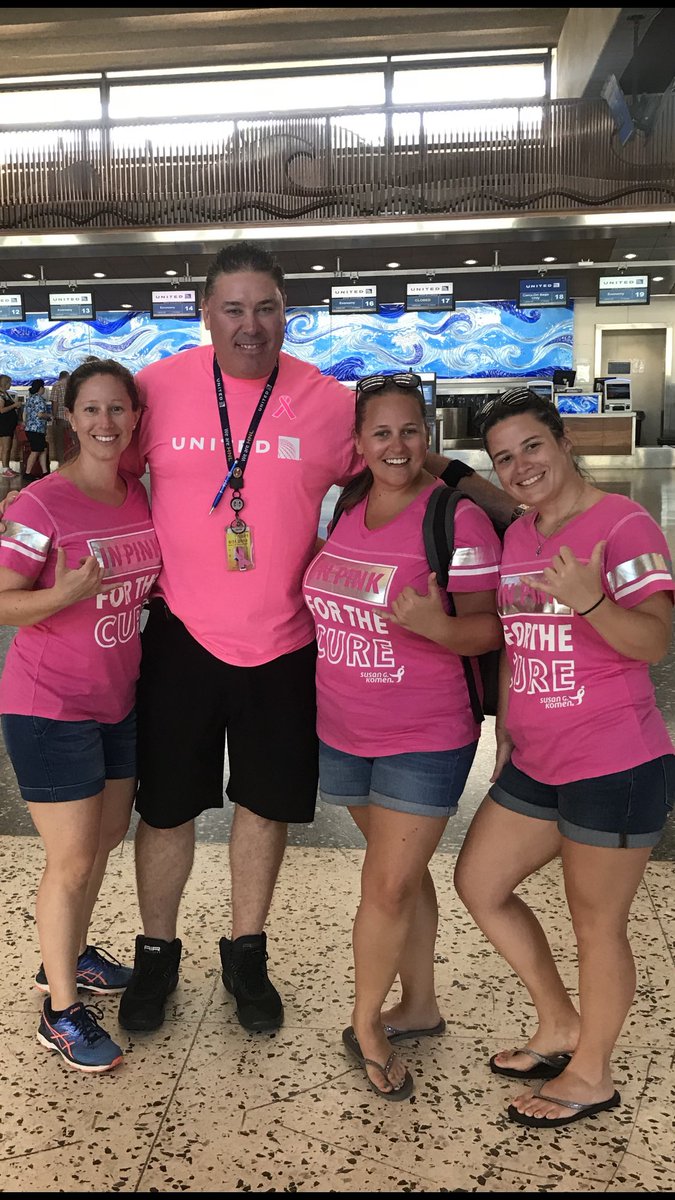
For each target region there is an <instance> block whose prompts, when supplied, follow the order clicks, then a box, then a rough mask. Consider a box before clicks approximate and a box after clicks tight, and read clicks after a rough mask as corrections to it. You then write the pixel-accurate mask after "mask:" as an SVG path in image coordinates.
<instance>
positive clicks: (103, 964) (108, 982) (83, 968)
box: [35, 946, 133, 996]
mask: <svg viewBox="0 0 675 1200" xmlns="http://www.w3.org/2000/svg"><path fill="white" fill-rule="evenodd" d="M132 974H133V971H132V969H131V967H123V966H122V963H121V962H118V960H117V959H116V958H113V956H112V954H108V952H107V950H102V949H101V947H100V946H87V948H86V950H83V951H82V953H81V955H80V957H79V958H78V960H77V976H76V980H75V981H76V983H77V986H78V988H82V989H83V990H84V991H87V992H96V994H97V995H99V996H109V995H112V994H113V993H114V992H123V991H124V989H125V987H126V986H127V984H128V982H129V980H130V979H131V976H132ZM35 986H36V988H37V989H38V991H40V992H48V991H49V983H48V981H47V976H46V974H45V969H44V966H43V964H42V963H40V970H39V971H38V973H37V975H36V976H35Z"/></svg>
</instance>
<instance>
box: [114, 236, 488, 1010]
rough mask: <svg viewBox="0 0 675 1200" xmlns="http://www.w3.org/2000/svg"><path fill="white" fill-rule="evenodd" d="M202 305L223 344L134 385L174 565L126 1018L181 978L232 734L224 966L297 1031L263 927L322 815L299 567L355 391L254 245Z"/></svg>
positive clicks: (161, 646)
mask: <svg viewBox="0 0 675 1200" xmlns="http://www.w3.org/2000/svg"><path fill="white" fill-rule="evenodd" d="M202 312H203V317H204V321H205V324H206V326H207V328H208V329H209V331H210V333H211V338H212V342H213V346H212V347H211V346H201V347H198V348H196V349H193V350H186V351H183V352H182V353H180V354H177V355H174V356H172V357H171V358H169V359H164V360H162V361H160V362H157V363H154V364H152V365H151V366H149V367H146V368H144V370H142V371H141V372H140V374H139V375H138V377H137V382H138V386H139V390H140V393H141V398H142V401H143V404H144V414H143V419H142V421H141V424H140V427H139V428H140V436H139V439H138V451H139V455H140V457H139V461H138V462H137V463H136V468H137V470H138V471H139V473H140V472H141V471H142V470H143V467H144V464H146V463H147V465H148V466H149V468H150V483H151V494H152V514H153V522H154V526H155V529H156V531H157V537H158V540H159V544H160V546H161V549H162V557H163V567H162V573H161V575H160V578H159V582H158V592H157V597H156V599H155V600H153V601H152V603H151V611H150V616H149V620H148V624H147V627H146V629H145V631H144V635H143V660H142V666H141V679H140V683H139V692H138V720H139V791H138V796H137V801H136V805H137V808H138V811H139V813H140V816H141V821H140V824H139V828H138V834H137V840H136V862H137V876H138V889H139V902H140V907H141V915H142V918H143V924H144V930H145V935H144V936H139V937H138V938H137V939H136V962H135V967H134V976H133V978H132V981H131V983H130V985H129V986H128V988H127V990H126V992H125V994H124V996H123V999H122V1003H121V1005H120V1022H121V1024H122V1025H123V1026H124V1027H125V1028H126V1029H131V1030H148V1029H156V1028H158V1027H159V1026H160V1025H161V1024H162V1022H163V1020H164V1009H165V1004H166V1000H167V997H168V995H169V993H170V992H171V991H172V990H173V989H174V988H175V987H176V984H177V982H178V968H179V962H180V953H181V942H180V940H179V939H178V938H177V937H176V923H177V916H178V908H179V904H180V899H181V896H182V892H183V889H184V887H185V883H186V882H187V879H188V876H189V874H190V870H191V867H192V859H193V853H194V819H195V817H197V816H199V814H200V813H201V812H203V811H204V810H205V809H207V808H214V807H222V804H223V773H224V752H225V736H226V732H227V745H228V754H229V772H230V774H229V780H228V784H227V795H228V797H229V799H230V800H231V801H232V802H233V803H234V805H235V811H234V818H233V823H232V832H231V838H230V868H231V878H232V939H229V938H226V937H223V938H221V940H220V954H221V961H222V978H223V983H224V984H225V987H226V989H227V990H228V991H229V992H231V993H232V994H233V995H234V997H235V999H236V1003H237V1015H238V1018H239V1020H240V1022H241V1024H242V1025H243V1026H244V1027H245V1028H246V1029H249V1030H252V1031H257V1030H265V1029H275V1028H277V1027H278V1026H279V1025H281V1023H282V1020H283V1007H282V1003H281V999H280V997H279V995H278V993H277V991H276V989H275V988H274V987H273V985H272V984H271V982H270V980H269V979H268V976H267V968H266V958H267V954H266V937H265V933H264V932H263V928H264V924H265V921H266V918H267V914H268V911H269V906H270V903H271V899H272V894H273V890H274V885H275V882H276V877H277V873H278V871H279V867H280V865H281V861H282V858H283V854H284V848H285V843H286V828H287V823H288V822H289V821H293V822H310V821H312V820H313V817H314V808H315V803H316V794H317V773H318V772H317V764H318V742H317V737H316V700H315V684H314V674H315V664H316V646H315V643H314V627H313V621H312V618H311V615H310V613H309V612H308V610H307V609H306V607H305V605H304V603H303V599H302V586H301V585H302V576H303V572H304V570H305V568H306V567H307V564H308V563H309V561H310V559H311V558H312V555H313V552H314V548H315V542H316V535H317V529H318V525H319V520H320V512H321V503H322V500H323V498H324V497H325V495H326V493H327V491H328V490H329V488H330V487H331V486H332V485H333V484H335V483H342V482H344V481H346V480H347V479H348V478H349V477H350V476H351V475H353V474H354V473H355V472H356V470H357V469H358V466H359V461H358V459H357V458H356V455H355V451H354V446H353V440H352V432H353V425H354V397H353V395H352V393H351V391H350V390H349V389H347V388H345V387H344V386H343V385H342V384H340V383H338V382H337V380H335V379H333V378H332V377H325V376H322V375H321V374H320V372H319V371H318V370H317V369H316V368H315V367H313V366H310V365H308V364H306V363H303V362H300V361H298V360H295V359H293V358H291V357H290V356H289V355H287V354H284V353H282V352H281V346H282V343H283V339H284V333H285V312H284V278H283V273H282V271H281V268H280V267H279V265H278V264H277V263H276V261H275V260H274V259H273V258H272V256H271V255H270V254H268V253H267V252H266V251H264V250H261V249H260V247H258V246H256V245H254V244H252V243H242V242H240V243H235V244H233V245H232V246H230V247H226V248H225V249H223V250H221V251H220V253H219V254H218V256H217V257H216V259H215V261H214V263H213V264H212V266H211V268H210V270H209V272H208V274H207V278H206V284H205V293H204V301H203V305H202ZM434 457H435V462H434V463H433V465H431V466H430V469H431V470H434V469H435V472H436V473H439V474H440V473H443V477H444V478H445V479H446V482H450V483H457V482H460V483H461V484H462V486H463V487H464V489H465V490H466V491H467V492H469V493H470V494H474V498H475V499H476V500H478V502H479V503H483V504H484V505H485V506H486V507H488V506H490V508H491V511H492V512H493V513H494V514H500V515H502V517H503V518H504V522H505V523H506V522H507V521H508V517H509V515H510V513H511V509H512V505H511V503H510V501H508V500H507V499H506V498H505V497H504V493H502V492H501V491H500V490H499V489H497V488H494V487H493V486H492V485H490V484H488V483H487V481H485V480H483V479H481V478H480V477H479V476H478V475H475V474H474V473H473V472H471V471H470V469H469V468H465V467H464V465H463V464H461V463H460V464H457V463H454V464H453V463H450V464H448V463H447V460H444V459H443V458H441V456H439V455H436V456H434ZM125 465H127V466H131V464H130V463H129V461H128V460H127V463H126V464H125ZM448 471H450V472H454V474H453V476H452V477H449V476H448V474H447V472H448Z"/></svg>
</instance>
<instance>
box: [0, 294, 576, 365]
mask: <svg viewBox="0 0 675 1200" xmlns="http://www.w3.org/2000/svg"><path fill="white" fill-rule="evenodd" d="M573 325H574V320H573V312H572V308H571V307H567V308H549V309H545V308H542V309H529V310H527V311H525V310H522V309H519V308H518V307H517V305H515V304H512V303H511V302H509V301H506V300H499V301H493V302H492V303H483V302H481V301H466V302H465V303H462V304H459V305H458V306H457V309H456V310H455V312H453V313H407V312H405V309H404V306H403V305H402V304H383V305H382V306H381V308H380V311H379V312H378V313H375V314H368V315H363V316H356V315H349V316H331V314H330V313H329V312H328V309H327V308H324V307H321V308H291V309H289V310H288V319H287V324H286V340H285V342H284V350H286V351H288V353H289V354H293V355H295V357H296V358H300V359H302V360H303V361H304V362H310V363H314V364H315V366H317V367H318V368H319V370H320V371H322V372H323V374H324V375H335V376H336V378H337V379H342V380H354V379H358V378H359V376H360V375H368V374H371V373H373V372H376V371H385V372H387V371H396V370H401V369H405V370H412V371H424V372H426V371H433V372H435V374H436V375H437V376H438V377H439V378H440V379H448V378H449V379H499V378H533V377H538V378H540V379H541V378H543V379H548V378H550V377H551V375H552V374H553V371H554V369H555V368H556V367H571V366H572V352H573ZM199 343H200V322H199V321H198V320H197V321H189V320H188V321H185V320H182V321H169V320H166V321H164V320H163V321H157V320H154V321H153V319H152V318H151V317H150V315H149V313H142V312H129V313H123V314H121V313H119V312H101V313H100V314H99V316H98V319H97V320H96V321H86V322H83V321H57V322H52V321H49V320H48V319H47V317H46V316H45V315H43V314H40V313H31V314H29V315H28V316H27V319H26V321H25V323H24V324H22V325H16V326H11V327H6V326H5V327H3V326H2V325H0V372H4V373H5V374H7V375H10V376H11V378H12V381H13V383H14V384H15V385H21V384H28V383H30V381H31V379H35V378H38V377H40V378H42V379H44V380H45V382H46V383H53V382H54V380H55V379H56V378H57V376H58V374H59V371H63V370H67V371H72V370H74V369H75V367H77V366H78V365H79V364H80V363H81V362H82V361H83V359H84V358H86V357H87V355H91V354H94V355H96V356H97V358H114V359H117V361H118V362H121V363H123V364H124V366H125V367H128V368H129V370H130V371H132V372H134V373H136V371H140V369H141V367H145V366H147V365H148V363H151V362H155V361H156V360H157V359H159V358H166V356H167V355H169V354H175V353H177V352H178V351H179V350H187V349H189V348H190V347H191V346H198V345H199Z"/></svg>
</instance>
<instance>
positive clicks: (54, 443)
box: [48, 371, 71, 466]
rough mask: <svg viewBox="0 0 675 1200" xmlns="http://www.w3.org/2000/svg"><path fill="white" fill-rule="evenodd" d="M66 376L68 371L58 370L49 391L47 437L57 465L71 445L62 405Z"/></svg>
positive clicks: (68, 425)
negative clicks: (49, 410)
mask: <svg viewBox="0 0 675 1200" xmlns="http://www.w3.org/2000/svg"><path fill="white" fill-rule="evenodd" d="M68 377H69V372H68V371H60V372H59V377H58V379H57V381H56V383H55V384H54V385H53V386H52V388H51V391H50V393H49V403H50V404H51V408H52V420H51V426H50V429H49V434H48V439H49V441H50V442H51V454H52V457H53V458H55V459H56V461H57V463H58V464H59V466H60V465H61V464H62V463H63V462H64V461H65V458H66V454H67V453H68V451H69V449H70V446H71V438H70V422H69V420H68V417H67V415H66V408H65V405H64V400H65V395H66V384H67V382H68Z"/></svg>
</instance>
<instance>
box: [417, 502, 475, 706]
mask: <svg viewBox="0 0 675 1200" xmlns="http://www.w3.org/2000/svg"><path fill="white" fill-rule="evenodd" d="M470 498H471V497H469V496H465V495H464V493H463V492H460V491H459V490H458V489H457V488H449V487H442V488H434V490H433V491H432V493H431V495H430V497H429V500H428V502H427V507H426V510H425V513H424V518H423V520H422V536H423V538H424V550H425V553H426V556H427V562H428V563H429V566H430V567H431V570H432V571H435V572H436V579H437V581H438V586H439V587H440V588H442V589H443V591H445V590H446V589H447V586H448V576H449V574H450V563H451V562H452V556H453V554H454V551H455V510H456V508H457V505H458V504H459V501H460V500H468V499H470ZM448 600H449V602H450V615H451V616H453V617H454V616H456V615H457V609H456V608H455V602H454V600H453V597H452V592H448ZM459 658H460V659H461V663H462V667H463V668H464V677H465V679H466V686H467V690H468V693H469V700H470V702H471V712H472V713H473V719H474V721H475V722H476V723H477V724H478V725H480V723H481V721H483V720H484V717H485V714H484V713H483V707H482V705H481V702H480V696H479V695H478V688H477V687H476V677H475V675H474V670H473V659H471V658H467V657H466V656H465V655H463V654H460V655H459Z"/></svg>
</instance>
